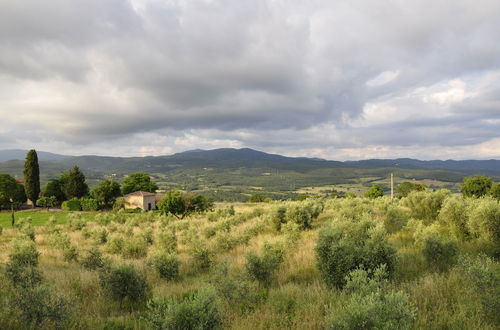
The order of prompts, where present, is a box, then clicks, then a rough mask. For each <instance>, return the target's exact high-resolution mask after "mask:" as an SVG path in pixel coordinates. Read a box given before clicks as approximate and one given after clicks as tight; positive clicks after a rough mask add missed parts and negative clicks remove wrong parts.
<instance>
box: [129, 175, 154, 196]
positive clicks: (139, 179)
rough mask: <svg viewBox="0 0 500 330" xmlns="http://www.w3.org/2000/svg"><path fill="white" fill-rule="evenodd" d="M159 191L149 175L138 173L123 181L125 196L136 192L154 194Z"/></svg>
mask: <svg viewBox="0 0 500 330" xmlns="http://www.w3.org/2000/svg"><path fill="white" fill-rule="evenodd" d="M156 190H158V186H157V185H156V183H154V182H153V181H151V177H150V176H149V174H147V173H142V172H136V173H132V174H130V175H129V176H128V177H127V178H125V180H123V186H122V193H123V194H124V195H127V194H130V193H133V192H135V191H147V192H151V193H154V192H155V191H156Z"/></svg>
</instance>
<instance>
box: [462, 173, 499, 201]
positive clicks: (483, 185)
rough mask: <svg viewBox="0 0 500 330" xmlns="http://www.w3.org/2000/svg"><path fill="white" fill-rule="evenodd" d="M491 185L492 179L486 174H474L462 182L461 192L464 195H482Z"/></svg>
mask: <svg viewBox="0 0 500 330" xmlns="http://www.w3.org/2000/svg"><path fill="white" fill-rule="evenodd" d="M492 185H493V180H491V178H489V177H487V176H482V175H476V176H472V177H467V178H465V179H464V183H462V187H461V188H462V194H463V195H464V196H465V197H483V196H484V195H486V194H487V193H488V192H489V191H490V189H491V186H492Z"/></svg>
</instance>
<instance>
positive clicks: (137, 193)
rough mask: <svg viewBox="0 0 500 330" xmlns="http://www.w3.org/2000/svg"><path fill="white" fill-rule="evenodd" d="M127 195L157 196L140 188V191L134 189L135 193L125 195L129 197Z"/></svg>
mask: <svg viewBox="0 0 500 330" xmlns="http://www.w3.org/2000/svg"><path fill="white" fill-rule="evenodd" d="M127 196H143V197H144V196H156V194H155V193H150V192H147V191H141V190H140V191H134V192H133V193H130V194H127V195H125V196H124V197H127Z"/></svg>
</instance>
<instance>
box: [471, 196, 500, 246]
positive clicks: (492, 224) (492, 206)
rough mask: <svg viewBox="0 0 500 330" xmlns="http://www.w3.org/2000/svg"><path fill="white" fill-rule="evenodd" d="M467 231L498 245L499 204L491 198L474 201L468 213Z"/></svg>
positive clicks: (499, 242) (499, 238) (499, 235)
mask: <svg viewBox="0 0 500 330" xmlns="http://www.w3.org/2000/svg"><path fill="white" fill-rule="evenodd" d="M469 230H470V231H471V233H473V234H475V235H476V236H479V237H483V238H486V239H489V240H491V241H492V242H493V243H495V244H496V245H500V204H499V203H498V202H497V201H496V200H494V199H493V198H491V197H484V198H481V199H479V200H477V201H475V202H474V204H473V206H472V207H471V210H470V213H469Z"/></svg>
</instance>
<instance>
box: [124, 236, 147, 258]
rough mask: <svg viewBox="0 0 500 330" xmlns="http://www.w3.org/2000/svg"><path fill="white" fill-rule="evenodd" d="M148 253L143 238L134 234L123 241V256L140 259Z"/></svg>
mask: <svg viewBox="0 0 500 330" xmlns="http://www.w3.org/2000/svg"><path fill="white" fill-rule="evenodd" d="M147 254H148V245H147V242H146V241H145V240H144V238H142V237H139V236H136V237H133V238H131V239H128V240H126V241H125V244H124V245H123V250H122V255H123V256H124V257H125V258H131V259H140V258H144V257H145V256H146V255H147Z"/></svg>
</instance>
